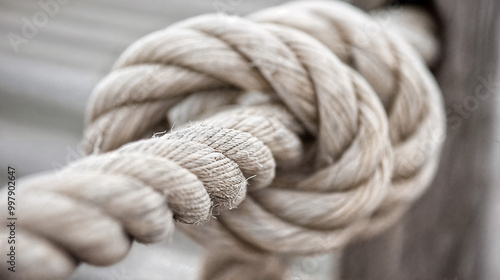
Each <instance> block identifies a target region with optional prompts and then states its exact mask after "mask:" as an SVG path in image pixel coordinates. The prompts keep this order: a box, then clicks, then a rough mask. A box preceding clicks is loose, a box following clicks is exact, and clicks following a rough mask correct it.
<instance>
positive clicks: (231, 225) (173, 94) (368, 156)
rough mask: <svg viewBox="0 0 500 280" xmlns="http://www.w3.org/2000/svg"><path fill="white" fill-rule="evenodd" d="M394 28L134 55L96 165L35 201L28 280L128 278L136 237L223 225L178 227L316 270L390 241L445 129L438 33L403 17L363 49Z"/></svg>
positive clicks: (289, 33) (327, 17) (315, 15)
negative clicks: (96, 269) (318, 263)
mask: <svg viewBox="0 0 500 280" xmlns="http://www.w3.org/2000/svg"><path fill="white" fill-rule="evenodd" d="M389 14H391V13H389ZM392 14H394V13H392ZM406 14H407V15H408V16H404V15H406ZM383 15H387V12H382V13H380V14H377V15H374V16H369V15H367V14H365V13H364V12H361V11H359V10H357V9H356V8H353V7H351V6H350V5H348V4H345V3H340V2H339V3H337V2H316V1H307V2H295V3H290V4H286V5H283V6H279V7H277V8H271V9H267V10H263V11H261V12H258V13H256V14H253V15H250V16H249V17H248V19H243V18H237V17H220V16H217V15H207V16H199V17H196V18H192V19H189V20H186V21H183V22H180V23H178V24H175V25H173V26H170V27H169V28H166V29H164V30H160V31H157V32H154V33H152V34H150V35H148V36H146V37H144V38H142V39H140V40H139V41H137V42H136V43H134V44H133V45H131V46H130V47H129V48H128V49H127V50H126V51H125V52H124V53H123V54H122V56H121V57H120V58H119V59H118V61H117V62H116V64H115V67H114V69H113V71H112V72H111V73H110V74H109V75H108V76H106V77H105V78H104V79H103V80H102V81H101V82H100V83H99V84H98V85H97V86H96V88H95V89H94V92H93V94H92V97H91V100H90V102H89V107H88V114H87V119H86V123H87V127H86V130H85V137H84V141H83V147H84V149H85V150H86V151H87V153H89V154H91V155H90V156H88V157H86V158H85V159H82V160H80V161H78V162H76V163H75V164H74V165H72V166H71V167H69V168H68V169H66V170H64V171H63V172H62V173H61V174H60V176H55V175H47V176H45V177H42V178H36V179H34V180H32V181H30V182H26V183H25V185H26V186H23V194H22V195H19V197H22V199H23V201H22V202H20V204H22V205H24V207H23V209H22V211H23V212H22V213H21V212H19V216H22V217H23V221H22V222H20V223H19V226H20V228H21V231H20V237H19V239H21V235H22V239H23V240H25V241H24V242H23V243H24V244H20V248H19V250H20V253H19V254H24V255H31V256H30V259H27V260H24V263H29V264H30V266H29V267H25V268H23V270H22V271H24V272H23V273H25V275H26V278H27V279H33V278H36V279H58V278H64V277H65V276H66V275H68V274H69V273H71V271H72V270H73V269H74V266H75V265H76V264H77V263H78V262H79V261H84V262H88V263H91V264H98V265H107V264H111V263H114V262H117V261H118V260H120V259H121V258H123V257H124V255H125V254H126V252H127V251H128V249H129V247H130V242H131V237H133V238H134V239H136V240H137V241H139V242H157V241H159V240H162V239H164V238H166V237H168V236H169V234H170V232H171V231H172V228H173V225H172V221H173V220H177V221H179V222H181V223H185V224H195V225H198V224H203V223H205V222H207V221H208V220H209V217H210V216H211V215H212V213H216V214H218V213H219V212H220V215H219V216H218V218H217V219H216V220H215V219H212V220H210V221H209V222H208V223H206V224H204V225H203V226H193V225H182V224H178V226H179V227H180V228H181V229H183V230H184V231H186V232H187V233H188V234H189V235H190V236H192V237H193V238H194V239H195V240H197V241H198V242H200V243H201V244H203V245H204V246H206V247H214V248H219V249H220V248H222V249H224V248H225V249H229V250H234V248H241V249H242V250H251V251H254V252H255V251H257V252H277V253H293V254H310V253H317V252H324V251H329V250H332V249H337V248H341V247H343V246H345V245H346V244H348V243H349V242H351V241H353V240H355V239H358V238H366V237H369V236H372V235H374V234H376V233H378V232H380V231H382V230H384V229H386V228H387V227H389V226H390V225H392V224H393V223H394V222H395V221H396V220H397V219H399V218H400V217H401V215H402V214H403V213H404V212H405V211H406V210H407V209H408V207H409V206H410V205H411V203H412V202H413V201H415V200H416V199H417V198H418V197H420V195H421V194H422V193H423V192H424V191H425V189H426V187H427V186H428V184H429V183H430V181H431V180H432V178H433V175H434V173H435V171H436V166H437V163H438V160H439V154H440V149H441V144H442V140H443V134H444V112H443V106H442V101H441V95H440V92H439V89H438V87H437V85H436V83H435V81H434V80H433V78H432V75H431V74H430V72H429V71H428V70H427V68H426V66H425V63H424V62H427V63H432V61H434V60H435V57H436V53H437V41H436V39H435V38H434V37H433V35H432V28H433V25H432V24H431V22H432V21H431V20H430V19H429V18H428V17H426V15H425V14H424V13H422V11H419V10H416V9H411V8H406V9H405V10H404V11H403V12H401V14H397V16H394V17H393V20H394V22H391V24H390V26H389V27H388V28H387V30H385V29H381V30H379V32H378V33H377V34H376V36H373V35H367V34H366V28H367V26H368V27H369V26H379V25H380V23H377V22H376V20H380V18H381V17H382V16H383ZM415 22H417V23H418V24H414V23H415ZM393 25H394V26H397V28H392V27H391V26H393ZM405 27H407V28H405ZM412 36H419V38H421V40H412V39H409V40H405V38H413V37H412ZM195 120H200V121H201V122H199V123H196V124H190V121H195ZM174 124H175V127H176V129H172V131H171V132H169V133H166V134H165V135H163V136H161V137H153V138H150V139H147V140H140V139H143V138H149V137H151V135H152V133H153V132H158V131H163V130H169V129H170V128H171V126H172V125H174ZM130 142H132V143H130ZM128 143H129V144H128ZM99 153H103V154H100V155H99ZM61 178H63V179H61ZM2 195H3V196H6V194H5V193H3V194H2ZM4 201H6V199H4V200H2V201H1V202H0V203H4ZM233 208H234V209H233ZM225 209H232V210H231V211H224V210H225ZM61 213H65V214H64V217H61ZM56 217H57V218H56ZM2 218H3V217H2ZM7 234H8V233H7V232H6V231H5V229H1V231H0V237H1V236H3V235H5V236H7ZM34 248H35V249H34ZM23 252H25V253H23ZM28 252H35V253H31V254H30V253H28ZM46 256H51V257H46ZM35 263H36V264H37V265H34V264H35ZM38 264H39V265H41V266H42V265H43V266H44V267H47V269H43V271H40V270H39V269H38V268H40V266H38ZM5 265H6V264H0V266H5ZM2 270H3V271H5V270H6V269H4V268H3V267H2ZM1 273H3V272H1ZM43 273H47V274H46V275H45V274H43ZM231 273H233V272H228V275H232V274H231Z"/></svg>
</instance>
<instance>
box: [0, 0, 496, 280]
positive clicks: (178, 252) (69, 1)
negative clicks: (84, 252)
mask: <svg viewBox="0 0 500 280" xmlns="http://www.w3.org/2000/svg"><path fill="white" fill-rule="evenodd" d="M282 2H286V1H283V0H267V1H264V0H258V1H255V0H252V1H249V0H227V1H226V0H215V1H211V0H208V1H207V0H195V1H194V0H192V1H180V0H178V1H175V0H143V1H133V0H127V1H124V0H107V1H97V0H60V1H58V2H55V0H52V1H50V0H40V1H28V0H1V1H0V166H1V168H2V170H4V169H6V166H7V165H10V166H14V167H16V171H17V173H18V175H19V176H25V175H28V174H32V173H36V172H42V171H45V172H55V171H57V170H58V169H60V168H62V167H63V166H66V165H68V164H69V163H70V162H72V161H74V160H76V159H77V158H79V157H80V153H79V151H78V148H77V147H78V143H79V141H80V139H81V136H82V131H83V119H84V112H85V106H86V102H87V99H88V97H89V94H90V92H91V90H92V88H93V87H94V85H96V84H97V82H98V81H99V80H100V79H101V78H102V77H103V76H105V75H106V74H107V73H108V72H109V71H110V68H111V66H112V64H113V62H114V61H115V60H116V58H117V57H118V56H119V55H120V53H121V52H122V51H123V50H124V49H125V48H126V47H127V46H128V45H129V44H131V43H132V42H133V41H135V40H137V39H139V38H140V37H142V36H144V35H146V34H148V33H150V32H152V31H155V30H158V29H161V28H164V27H166V26H168V25H169V24H171V23H173V22H176V21H179V20H182V19H185V18H188V17H192V16H196V15H199V14H204V13H218V12H219V13H222V12H224V13H226V14H231V15H246V14H248V13H250V12H252V11H255V10H258V9H262V8H264V7H267V6H273V5H278V4H280V3H282ZM368 2H370V4H369V5H374V6H376V5H377V2H383V1H368ZM53 3H56V5H54V4H53ZM368 7H369V6H368ZM35 23H36V25H35ZM33 27H34V28H33ZM23 32H27V34H29V36H21V37H20V38H19V37H16V35H21V34H23ZM497 52H498V51H497ZM496 63H497V65H499V63H500V62H498V61H497V62H496ZM489 78H490V79H491V81H492V85H493V88H494V91H495V95H494V96H495V98H494V99H492V100H494V101H493V102H497V104H500V101H499V98H498V93H499V91H500V86H499V81H500V78H499V77H498V76H492V77H489ZM497 108H499V107H498V105H497ZM499 123H500V121H499V119H498V114H497V118H496V125H495V127H496V132H495V133H494V135H496V138H495V141H496V145H493V146H494V147H495V148H494V150H493V151H491V153H493V154H495V155H497V156H495V157H493V158H496V162H492V163H491V165H493V166H497V167H498V166H499V162H498V161H499V160H498V158H500V156H499V155H500V151H499V146H500V129H498V124H499ZM4 167H5V168H4ZM497 170H500V169H497ZM6 175H7V173H6V172H0V185H4V183H3V182H7V178H6ZM492 175H493V176H494V174H492ZM495 178H496V179H493V180H494V182H496V183H497V184H496V185H497V188H494V189H493V190H492V191H491V193H490V196H489V200H490V201H488V202H485V203H489V205H490V206H489V207H488V208H487V211H486V212H487V213H485V214H484V216H485V217H487V226H486V227H487V228H488V231H487V235H486V237H485V238H487V239H488V240H487V241H486V244H489V246H488V248H487V253H486V256H487V258H486V261H485V263H486V264H485V265H486V267H487V268H486V271H487V275H488V279H500V238H499V235H498V233H499V232H500V218H499V217H500V185H499V184H498V182H499V180H498V175H496V177H495ZM201 254H202V250H201V248H200V247H198V246H197V245H195V244H193V243H192V242H191V241H190V240H189V239H188V238H187V237H184V236H182V234H179V233H176V235H175V237H174V239H173V240H171V241H168V242H164V243H162V244H156V245H148V246H145V245H140V244H135V245H134V247H133V250H132V254H130V255H129V256H128V257H127V259H125V260H124V261H123V262H121V263H119V264H117V265H114V266H112V267H108V268H95V267H91V266H88V265H83V266H81V267H80V268H79V269H78V271H77V273H76V274H75V275H73V277H72V278H71V279H73V280H77V279H82V280H83V279H194V278H195V275H196V273H197V272H198V269H199V266H200V262H201ZM318 273H320V272H318ZM489 277H491V278H489ZM309 279H317V278H314V276H311V278H309Z"/></svg>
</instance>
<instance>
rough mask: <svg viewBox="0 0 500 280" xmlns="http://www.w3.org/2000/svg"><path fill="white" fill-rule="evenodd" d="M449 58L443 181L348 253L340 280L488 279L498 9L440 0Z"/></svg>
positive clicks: (480, 0)
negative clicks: (381, 231)
mask: <svg viewBox="0 0 500 280" xmlns="http://www.w3.org/2000/svg"><path fill="white" fill-rule="evenodd" d="M434 2H435V4H436V8H437V12H438V14H439V16H440V17H441V20H442V23H443V39H444V46H443V57H442V61H441V64H440V65H439V67H438V69H436V77H437V79H438V81H439V83H440V86H441V88H442V90H443V94H444V98H445V104H446V109H447V110H449V111H448V114H447V116H448V130H447V133H448V136H447V140H446V143H445V147H444V150H443V154H442V161H441V164H440V168H439V171H438V175H437V178H436V180H435V182H434V183H433V184H432V186H431V188H430V190H429V191H428V192H427V193H426V194H425V195H424V197H423V198H422V199H420V200H419V201H418V202H417V203H416V204H415V205H414V207H413V208H412V209H411V211H410V212H409V213H408V214H407V215H406V216H405V218H404V219H403V221H401V222H400V223H398V224H397V225H395V226H394V227H393V228H392V229H391V230H389V231H388V232H386V233H384V234H382V235H381V236H379V237H377V238H375V239H372V240H368V241H365V242H362V243H358V244H354V245H352V246H350V247H349V248H347V249H346V250H345V252H344V257H343V262H342V264H341V266H342V268H341V269H342V276H341V279H348V280H357V279H370V280H375V279H384V280H389V279H395V280H405V279H422V280H424V279H425V280H427V279H430V280H434V279H439V280H441V279H457V280H458V279H466V280H469V279H482V275H483V273H482V269H481V268H484V266H483V265H482V263H483V262H484V260H483V259H482V255H483V254H482V253H481V249H482V248H484V246H485V244H484V243H483V242H484V239H483V238H482V237H483V236H484V234H483V230H484V228H485V224H484V219H483V217H484V213H485V211H486V210H487V207H488V205H487V203H486V202H487V201H488V200H487V197H488V195H489V193H490V190H491V189H492V188H493V187H498V184H496V185H495V183H496V182H494V181H493V176H492V174H494V172H498V166H497V167H496V169H495V167H494V166H492V163H493V160H492V159H493V158H492V157H493V156H494V154H493V153H492V148H493V147H494V145H497V138H498V136H496V135H495V133H494V131H495V130H494V125H495V120H494V110H495V103H496V98H497V97H496V96H498V91H499V90H500V88H499V87H498V82H499V81H498V76H497V72H496V71H497V68H496V67H497V64H498V55H499V46H498V44H497V41H496V38H497V36H498V35H499V34H500V30H499V25H498V16H499V14H500V5H499V3H498V1H495V0H462V1H446V0H436V1H434Z"/></svg>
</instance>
